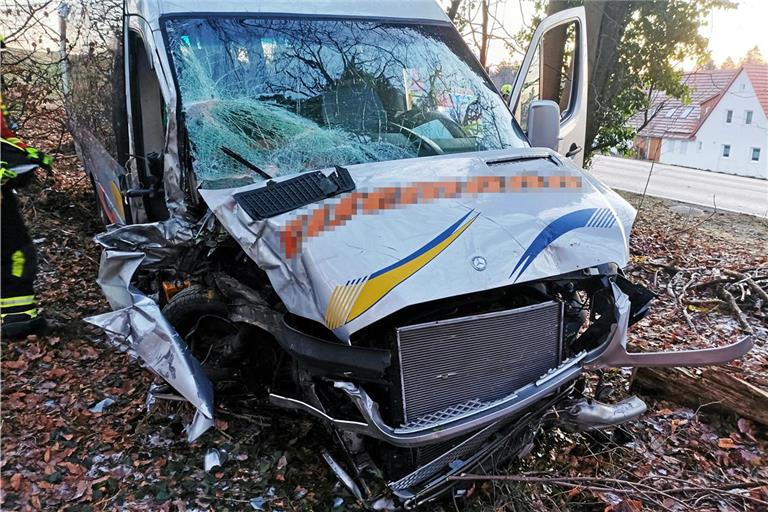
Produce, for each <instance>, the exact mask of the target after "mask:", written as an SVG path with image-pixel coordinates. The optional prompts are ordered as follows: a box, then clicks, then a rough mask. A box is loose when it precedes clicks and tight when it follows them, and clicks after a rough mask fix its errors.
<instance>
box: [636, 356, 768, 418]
mask: <svg viewBox="0 0 768 512" xmlns="http://www.w3.org/2000/svg"><path fill="white" fill-rule="evenodd" d="M745 377H746V376H745V375H744V371H743V370H742V369H740V368H737V367H734V366H710V367H706V368H699V369H695V368H639V369H638V370H637V373H636V374H635V379H634V383H633V386H635V387H638V388H640V389H641V390H643V391H645V393H646V394H648V395H650V396H654V397H655V396H658V397H659V398H665V399H669V400H672V401H673V402H677V403H680V404H684V405H688V406H691V407H694V408H696V407H699V406H702V405H707V409H708V410H709V409H713V410H717V411H719V412H725V413H728V414H736V415H738V416H741V417H743V418H748V419H750V420H753V421H756V422H758V423H761V424H763V425H768V391H766V389H764V388H762V387H758V386H757V385H755V384H750V383H749V382H747V381H746V380H745ZM649 392H650V393H649Z"/></svg>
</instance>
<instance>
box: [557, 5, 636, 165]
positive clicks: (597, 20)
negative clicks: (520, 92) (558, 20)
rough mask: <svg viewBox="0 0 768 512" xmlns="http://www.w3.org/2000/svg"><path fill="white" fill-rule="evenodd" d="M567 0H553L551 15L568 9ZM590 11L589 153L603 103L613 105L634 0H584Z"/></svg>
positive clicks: (588, 54)
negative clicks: (613, 86) (614, 76)
mask: <svg viewBox="0 0 768 512" xmlns="http://www.w3.org/2000/svg"><path fill="white" fill-rule="evenodd" d="M568 7H569V3H568V2H567V1H564V0H550V2H549V4H547V15H551V14H554V13H556V12H558V11H562V10H563V9H567V8H568ZM584 8H585V10H586V14H587V27H586V29H587V47H588V48H587V57H588V58H587V63H588V69H589V78H588V82H589V94H588V96H587V133H586V137H585V139H586V140H585V141H584V142H585V145H584V147H585V148H586V149H585V157H586V156H589V154H590V153H591V148H592V146H593V145H594V142H595V138H596V137H597V133H598V131H599V129H600V119H601V115H600V104H601V101H603V102H605V108H610V104H611V98H613V96H614V95H615V91H611V90H610V82H611V80H610V79H611V76H612V74H613V73H614V72H615V71H616V67H617V65H618V61H619V51H618V50H619V42H620V41H621V38H622V37H623V36H624V29H625V28H626V26H627V22H628V21H629V16H630V14H631V13H632V10H633V9H634V5H633V2H630V1H626V0H584Z"/></svg>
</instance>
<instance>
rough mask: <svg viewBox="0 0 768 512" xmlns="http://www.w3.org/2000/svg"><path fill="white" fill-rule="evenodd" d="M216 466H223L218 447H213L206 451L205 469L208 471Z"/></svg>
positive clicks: (204, 458)
mask: <svg viewBox="0 0 768 512" xmlns="http://www.w3.org/2000/svg"><path fill="white" fill-rule="evenodd" d="M216 466H219V467H220V466H221V454H220V453H219V450H217V449H216V448H211V449H210V450H208V451H207V452H206V453H205V457H203V469H204V470H205V472H206V473H207V472H209V471H210V470H211V469H212V468H215V467H216Z"/></svg>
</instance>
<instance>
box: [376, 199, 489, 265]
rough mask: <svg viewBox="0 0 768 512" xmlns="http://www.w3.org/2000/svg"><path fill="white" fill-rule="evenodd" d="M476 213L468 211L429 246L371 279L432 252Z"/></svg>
mask: <svg viewBox="0 0 768 512" xmlns="http://www.w3.org/2000/svg"><path fill="white" fill-rule="evenodd" d="M474 211H475V210H470V211H468V212H467V214H466V215H464V216H463V217H462V218H460V219H459V220H457V221H456V222H455V223H454V224H452V225H451V226H449V227H448V229H446V230H445V231H443V232H442V233H440V234H439V235H437V236H436V237H435V238H434V239H433V240H432V241H431V242H429V243H428V244H427V245H425V246H424V247H421V248H420V249H419V250H417V251H415V252H413V253H411V254H410V255H408V256H406V257H405V258H404V259H402V260H400V261H398V262H397V263H393V264H392V265H390V266H388V267H385V268H383V269H381V270H377V271H376V272H374V273H373V274H371V277H370V278H371V279H373V278H374V277H376V276H379V275H381V274H384V273H386V272H389V271H390V270H392V269H395V268H397V267H399V266H401V265H405V264H406V263H408V262H409V261H411V260H412V259H414V258H418V257H419V256H421V255H422V254H424V253H425V252H427V251H428V250H430V249H431V248H433V247H434V246H436V245H437V244H439V243H440V242H442V241H443V240H445V239H446V238H448V237H449V236H451V235H452V234H453V232H454V231H456V230H457V229H459V226H461V225H462V224H463V223H464V221H465V220H467V217H469V216H470V215H471V214H472V212H474Z"/></svg>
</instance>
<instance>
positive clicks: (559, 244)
mask: <svg viewBox="0 0 768 512" xmlns="http://www.w3.org/2000/svg"><path fill="white" fill-rule="evenodd" d="M347 169H348V170H349V173H350V175H351V176H352V178H353V180H354V182H355V189H354V190H353V191H351V192H347V193H344V194H340V195H337V196H334V197H332V198H329V199H326V200H323V201H319V202H316V203H312V204H310V205H307V206H304V207H301V208H298V209H296V210H293V211H290V212H288V213H284V214H281V215H277V216H274V217H271V218H268V219H261V220H259V219H254V218H252V217H251V216H249V214H248V213H247V212H246V211H245V210H244V209H243V208H241V207H240V206H239V205H238V203H237V202H236V201H235V198H234V194H237V193H240V192H244V191H248V190H253V189H258V188H262V187H264V186H266V185H265V184H264V183H260V184H256V185H249V186H247V187H240V188H233V189H224V190H201V195H202V196H203V198H204V200H205V201H206V203H207V204H208V206H209V207H210V209H211V210H212V211H213V212H214V213H215V215H216V217H217V218H218V220H219V221H220V222H221V224H222V225H223V226H224V228H225V229H226V230H227V231H228V232H229V233H230V234H231V235H232V236H233V237H234V238H235V239H236V240H237V241H238V242H239V243H240V245H241V246H242V248H243V249H244V250H245V252H246V253H247V254H248V255H249V256H250V257H251V258H252V259H253V260H254V261H255V262H256V263H257V264H258V265H259V266H260V267H261V268H262V269H263V270H265V271H266V273H267V275H268V276H269V279H270V281H271V283H272V286H273V287H274V289H275V291H276V292H277V294H278V295H279V296H280V298H281V299H282V300H283V302H284V303H285V306H286V308H287V309H288V310H289V311H290V312H291V313H294V314H296V315H299V316H302V317H305V318H309V319H312V320H315V321H318V322H321V323H323V324H324V325H326V326H327V327H328V328H329V329H331V330H333V332H334V333H335V334H336V336H338V337H339V339H342V340H348V339H349V336H350V335H351V334H352V333H354V332H355V331H358V330H360V329H362V328H363V327H365V326H367V325H370V324H372V323H373V322H375V321H377V320H379V319H381V318H383V317H385V316H387V315H390V314H392V313H394V312H396V311H398V310H400V309H402V308H404V307H406V306H410V305H412V304H418V303H423V302H428V301H432V300H436V299H441V298H445V297H451V296H456V295H463V294H467V293H472V292H478V291H482V290H488V289H492V288H498V287H503V286H508V285H511V284H514V283H523V282H527V281H536V280H539V279H542V278H546V277H552V276H557V275H560V274H564V273H567V272H572V271H576V270H579V269H585V268H590V267H594V266H596V265H600V264H603V263H616V264H618V265H619V266H621V267H623V266H624V265H626V264H627V262H628V258H629V245H628V243H629V242H628V239H629V232H630V229H631V226H632V223H633V221H634V218H635V210H634V209H633V208H632V207H631V206H630V205H629V204H628V203H627V202H626V201H624V200H623V199H622V198H621V197H619V196H618V195H617V194H616V193H615V192H613V191H612V190H611V189H609V188H608V187H607V186H605V185H603V184H602V183H601V182H599V181H598V180H597V179H596V178H594V177H593V176H591V175H590V174H589V173H588V172H586V171H584V170H581V169H579V168H577V167H576V166H574V165H573V164H572V163H571V162H570V161H569V160H565V159H562V158H561V157H560V156H559V155H557V154H556V153H554V152H551V151H549V150H542V149H515V150H501V151H489V152H479V153H469V154H467V153H464V154H460V155H448V156H438V157H427V158H415V159H409V160H396V161H388V162H377V163H369V164H360V165H353V166H349V167H347ZM333 171H334V169H327V170H324V171H323V172H324V173H325V174H326V175H328V174H330V173H331V172H333ZM293 177H295V176H285V177H280V178H276V179H275V181H283V180H288V179H291V178H293Z"/></svg>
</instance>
